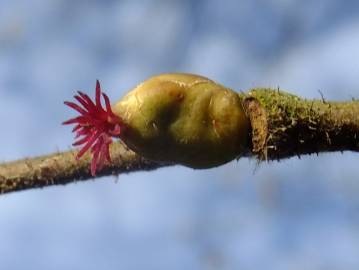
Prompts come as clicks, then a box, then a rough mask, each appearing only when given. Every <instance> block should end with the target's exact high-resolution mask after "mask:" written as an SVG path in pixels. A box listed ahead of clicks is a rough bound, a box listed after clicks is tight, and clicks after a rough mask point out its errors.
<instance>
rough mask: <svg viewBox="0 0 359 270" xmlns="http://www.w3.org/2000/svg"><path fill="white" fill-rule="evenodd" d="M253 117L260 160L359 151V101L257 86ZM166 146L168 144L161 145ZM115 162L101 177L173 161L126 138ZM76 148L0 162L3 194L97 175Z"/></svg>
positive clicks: (250, 105)
mask: <svg viewBox="0 0 359 270" xmlns="http://www.w3.org/2000/svg"><path fill="white" fill-rule="evenodd" d="M240 98H241V101H242V105H243V107H244V109H245V111H246V115H247V117H248V118H249V120H250V130H249V131H247V130H246V131H243V132H250V136H249V137H250V139H249V142H248V145H247V146H246V147H247V149H245V152H247V153H248V156H255V157H257V158H258V159H259V160H280V159H283V158H288V157H292V156H300V155H302V154H311V153H318V152H329V151H346V150H349V151H359V102H358V101H355V100H352V101H349V102H328V101H326V100H324V99H323V98H322V99H321V100H306V99H302V98H299V97H297V96H294V95H291V94H289V93H286V92H282V91H279V90H271V89H253V90H251V91H249V92H248V93H242V94H240ZM162 151H163V149H162ZM110 153H111V158H112V162H111V163H106V164H105V165H104V167H103V168H102V169H100V170H98V171H97V177H99V176H105V175H118V174H120V173H129V172H134V171H143V170H154V169H157V168H160V167H164V166H169V165H172V163H161V162H154V161H150V160H147V159H145V158H143V157H141V156H139V155H138V154H136V153H134V152H133V151H131V150H129V149H128V148H127V147H126V146H125V145H124V144H123V143H121V142H115V143H112V145H111V146H110ZM76 154H77V151H75V150H73V151H67V152H62V153H55V154H52V155H48V156H42V157H36V158H28V159H23V160H18V161H13V162H8V163H3V164H0V193H8V192H13V191H18V190H24V189H31V188H38V187H46V186H51V185H64V184H67V183H71V182H76V181H78V180H87V179H91V178H93V177H92V176H91V174H90V169H89V167H90V158H91V157H90V155H89V154H87V155H85V156H84V157H82V158H81V159H80V160H76V158H75V156H76Z"/></svg>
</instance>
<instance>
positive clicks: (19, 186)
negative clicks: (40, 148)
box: [0, 142, 170, 193]
mask: <svg viewBox="0 0 359 270" xmlns="http://www.w3.org/2000/svg"><path fill="white" fill-rule="evenodd" d="M77 152H78V151H77V150H72V151H67V152H60V153H54V154H51V155H46V156H41V157H36V158H26V159H22V160H17V161H13V162H8V163H3V164H0V193H8V192H13V191H19V190H25V189H31V188H42V187H46V186H52V185H65V184H67V183H71V182H77V181H84V180H88V179H91V178H93V177H92V176H91V173H90V169H89V168H90V162H91V160H90V158H91V157H90V155H89V154H87V155H85V156H84V157H82V158H81V159H79V160H76V158H75V156H76V154H77ZM110 153H111V159H112V162H111V163H106V164H105V166H104V167H103V168H102V169H101V170H99V171H98V173H97V175H96V177H99V176H105V175H118V174H120V173H129V172H134V171H149V170H154V169H157V168H160V167H164V166H168V165H170V164H169V163H159V162H154V161H149V160H146V159H144V158H142V157H140V156H139V155H137V154H136V153H134V152H133V151H131V150H129V149H128V148H127V147H126V146H125V145H124V144H123V143H121V142H114V143H112V144H111V146H110Z"/></svg>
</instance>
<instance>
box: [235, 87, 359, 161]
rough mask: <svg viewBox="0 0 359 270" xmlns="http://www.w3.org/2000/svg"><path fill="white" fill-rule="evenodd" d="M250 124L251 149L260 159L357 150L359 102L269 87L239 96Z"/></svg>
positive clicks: (358, 143) (358, 148)
mask: <svg viewBox="0 0 359 270" xmlns="http://www.w3.org/2000/svg"><path fill="white" fill-rule="evenodd" d="M242 98H243V104H244V106H245V108H246V111H247V115H248V116H249V118H250V121H251V127H252V136H251V138H252V146H251V148H252V149H251V153H252V154H254V155H255V156H257V157H258V158H259V159H260V160H280V159H283V158H287V157H291V156H298V157H300V155H303V154H312V153H319V152H332V151H346V150H349V151H358V150H359V140H358V139H359V102H358V101H356V100H352V101H348V102H328V101H325V100H324V99H322V100H307V99H302V98H299V97H297V96H295V95H292V94H289V93H286V92H283V91H279V90H272V89H260V88H258V89H253V90H251V91H249V93H248V94H245V95H243V96H242Z"/></svg>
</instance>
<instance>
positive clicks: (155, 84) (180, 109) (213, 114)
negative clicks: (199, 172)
mask: <svg viewBox="0 0 359 270" xmlns="http://www.w3.org/2000/svg"><path fill="white" fill-rule="evenodd" d="M112 110H113V113H114V114H115V115H117V116H118V117H120V118H121V121H122V122H123V125H124V126H125V127H126V128H125V129H124V130H123V132H122V133H121V135H120V137H121V139H122V140H123V141H124V142H125V144H126V145H127V146H128V147H129V148H130V149H132V150H133V151H135V152H136V153H138V154H139V155H141V156H144V157H146V158H148V159H151V160H155V161H164V162H174V163H179V164H183V165H186V166H189V167H192V168H209V167H214V166H218V165H221V164H224V163H226V162H228V161H231V160H232V159H234V158H237V157H239V156H241V155H242V154H243V153H244V151H246V150H245V149H248V146H247V144H248V138H249V132H250V131H249V129H250V125H249V120H248V118H247V116H246V114H245V112H244V110H243V107H242V103H241V99H240V97H239V95H238V94H237V93H236V92H234V91H232V90H230V89H228V88H226V87H224V86H222V85H219V84H217V83H215V82H213V81H211V80H209V79H207V78H205V77H202V76H197V75H191V74H180V73H177V74H162V75H159V76H155V77H152V78H150V79H148V80H147V81H145V82H143V83H141V84H140V85H138V86H137V87H136V88H135V89H133V90H132V91H131V92H129V93H128V94H127V95H126V96H125V97H124V98H123V99H121V100H120V101H119V102H118V103H116V104H115V105H113V106H112Z"/></svg>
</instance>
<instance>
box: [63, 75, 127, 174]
mask: <svg viewBox="0 0 359 270" xmlns="http://www.w3.org/2000/svg"><path fill="white" fill-rule="evenodd" d="M101 94H102V96H103V99H104V100H105V106H106V108H103V107H102V104H101ZM74 98H75V99H76V100H77V101H78V102H79V103H80V104H76V103H73V102H69V101H65V102H64V103H65V105H67V106H69V107H70V108H72V109H74V110H76V111H77V112H79V113H80V116H77V117H75V118H72V119H69V120H67V121H65V122H63V123H62V124H63V125H70V124H75V127H74V128H73V129H72V132H74V133H75V134H76V135H75V139H77V141H75V142H74V143H73V144H72V145H74V146H77V145H82V148H81V149H80V151H79V152H78V154H77V156H76V159H79V158H81V157H82V156H83V155H84V154H85V153H86V152H87V151H88V150H89V149H91V153H92V161H91V175H92V176H95V174H96V169H97V168H98V169H101V168H102V167H103V165H104V164H105V160H107V161H108V162H111V158H110V151H109V146H110V144H111V142H112V138H111V137H119V135H120V134H121V128H122V127H123V122H122V120H121V118H120V117H118V116H117V115H115V114H114V113H113V112H112V110H111V105H110V100H109V98H108V96H107V95H106V94H105V93H102V92H101V86H100V83H99V81H96V98H95V103H94V102H93V101H92V100H91V99H90V98H89V96H88V95H86V94H84V93H82V92H80V91H78V95H75V96H74Z"/></svg>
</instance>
